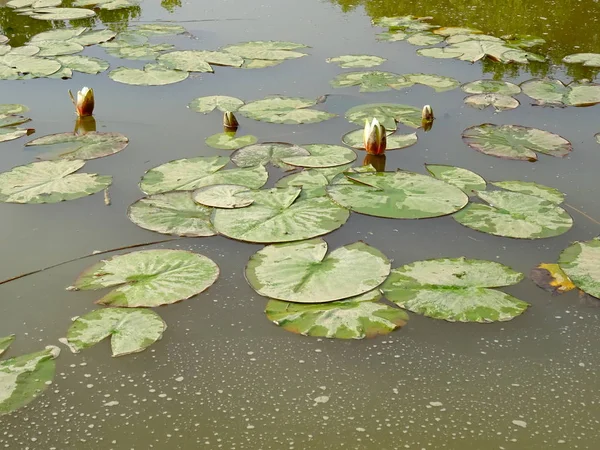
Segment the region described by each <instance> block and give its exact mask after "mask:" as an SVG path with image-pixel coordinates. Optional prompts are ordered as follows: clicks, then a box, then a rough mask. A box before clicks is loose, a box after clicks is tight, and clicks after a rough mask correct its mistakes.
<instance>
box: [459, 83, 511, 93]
mask: <svg viewBox="0 0 600 450" xmlns="http://www.w3.org/2000/svg"><path fill="white" fill-rule="evenodd" d="M461 89H462V90H463V91H465V92H466V93H467V94H499V95H516V94H520V93H521V88H520V87H519V86H517V85H516V84H513V83H509V82H508V81H499V80H477V81H471V82H470V83H467V84H463V85H462V86H461Z"/></svg>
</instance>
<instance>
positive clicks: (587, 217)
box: [565, 203, 600, 225]
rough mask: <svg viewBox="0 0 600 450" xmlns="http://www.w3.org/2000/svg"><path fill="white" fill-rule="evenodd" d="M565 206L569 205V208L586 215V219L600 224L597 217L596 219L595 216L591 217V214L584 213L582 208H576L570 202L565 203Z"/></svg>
mask: <svg viewBox="0 0 600 450" xmlns="http://www.w3.org/2000/svg"><path fill="white" fill-rule="evenodd" d="M565 206H566V207H568V208H571V209H572V210H573V211H576V212H578V213H579V214H581V215H582V216H583V217H585V218H586V219H589V220H591V221H592V222H594V223H595V224H597V225H600V222H598V221H597V220H596V219H594V218H593V217H590V216H588V215H587V214H586V213H584V212H583V211H581V210H579V209H577V208H575V207H574V206H572V205H569V204H568V203H565Z"/></svg>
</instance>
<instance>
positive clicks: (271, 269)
mask: <svg viewBox="0 0 600 450" xmlns="http://www.w3.org/2000/svg"><path fill="white" fill-rule="evenodd" d="M243 210H244V209H242V210H240V211H243ZM389 273H390V261H389V260H388V259H387V257H386V256H385V255H384V254H383V253H381V252H380V251H379V250H377V249H376V248H374V247H371V246H369V245H367V244H365V243H363V242H355V243H353V244H348V245H345V246H343V247H340V248H337V249H335V250H334V251H332V252H331V253H329V254H327V243H326V242H325V241H324V240H323V239H311V240H308V241H303V242H297V243H288V244H276V245H269V246H267V247H265V248H263V249H262V250H260V251H258V252H257V253H255V254H254V255H252V256H251V257H250V261H249V262H248V265H247V266H246V280H248V283H250V286H252V288H253V289H254V290H255V291H256V292H258V293H259V294H260V295H264V296H266V297H271V298H274V299H276V300H285V301H291V302H296V303H325V302H332V301H335V300H342V299H345V298H349V297H354V296H357V295H361V294H364V293H366V292H368V291H371V290H372V289H374V288H376V287H377V286H379V285H380V284H381V283H382V282H383V281H384V280H385V279H386V278H387V276H388V274H389Z"/></svg>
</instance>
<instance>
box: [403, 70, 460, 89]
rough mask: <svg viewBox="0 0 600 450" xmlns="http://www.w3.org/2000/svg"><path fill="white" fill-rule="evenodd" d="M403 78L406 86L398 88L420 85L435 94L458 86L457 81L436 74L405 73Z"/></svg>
mask: <svg viewBox="0 0 600 450" xmlns="http://www.w3.org/2000/svg"><path fill="white" fill-rule="evenodd" d="M404 78H406V81H407V84H406V85H405V86H399V87H410V86H412V85H414V84H422V85H423V86H429V87H430V88H432V89H434V90H435V91H436V92H444V91H448V90H451V89H455V88H457V87H458V86H460V83H459V82H458V80H456V79H454V78H451V77H444V76H442V75H436V74H427V73H407V74H404Z"/></svg>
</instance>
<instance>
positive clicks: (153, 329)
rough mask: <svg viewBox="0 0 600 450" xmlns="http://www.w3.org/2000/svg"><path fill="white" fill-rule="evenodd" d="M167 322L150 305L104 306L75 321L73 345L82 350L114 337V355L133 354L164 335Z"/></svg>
mask: <svg viewBox="0 0 600 450" xmlns="http://www.w3.org/2000/svg"><path fill="white" fill-rule="evenodd" d="M166 329H167V324H166V323H165V322H164V321H163V320H162V319H161V318H160V316H159V315H158V314H156V313H155V312H154V311H152V310H149V309H124V308H104V309H97V310H95V311H92V312H89V313H87V314H85V315H83V316H81V317H78V318H77V319H75V320H74V321H73V324H72V325H71V326H70V327H69V331H67V342H68V343H69V347H70V348H71V349H72V350H73V351H75V352H79V351H81V350H83V349H86V348H89V347H93V346H94V345H96V344H98V343H99V342H101V341H103V340H104V339H106V338H108V337H110V346H111V349H112V355H113V356H123V355H130V354H132V353H138V352H141V351H143V350H145V349H146V348H148V347H150V346H151V345H152V344H154V343H155V342H156V341H158V340H159V339H161V338H162V335H163V332H164V331H165V330H166Z"/></svg>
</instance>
